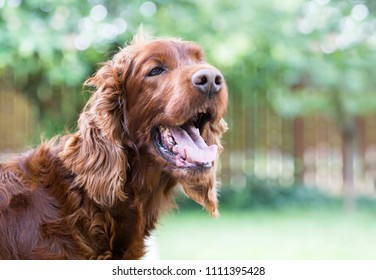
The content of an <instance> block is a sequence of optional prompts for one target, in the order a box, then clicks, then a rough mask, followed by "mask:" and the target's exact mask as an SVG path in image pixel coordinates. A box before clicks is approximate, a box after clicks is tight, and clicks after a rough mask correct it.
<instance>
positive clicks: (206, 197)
mask: <svg viewBox="0 0 376 280" xmlns="http://www.w3.org/2000/svg"><path fill="white" fill-rule="evenodd" d="M227 129H228V126H227V123H226V122H225V120H224V119H223V118H222V119H220V120H219V121H218V122H215V123H212V124H210V125H209V128H208V129H207V130H205V131H204V135H203V136H204V138H205V139H206V141H207V143H210V144H216V145H217V146H218V150H219V151H220V152H221V151H222V150H223V147H222V145H221V136H222V134H223V133H224V132H226V131H227ZM216 166H217V162H214V167H213V169H212V174H211V176H209V177H206V179H205V181H200V182H182V183H181V184H182V186H183V190H184V192H185V194H186V195H187V196H188V197H189V198H191V199H193V200H194V201H196V202H197V203H199V204H200V205H202V206H203V207H204V208H205V209H206V210H207V211H208V212H209V213H210V215H212V216H213V217H218V200H217V182H216Z"/></svg>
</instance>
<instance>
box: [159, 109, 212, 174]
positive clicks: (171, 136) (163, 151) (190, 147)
mask: <svg viewBox="0 0 376 280" xmlns="http://www.w3.org/2000/svg"><path fill="white" fill-rule="evenodd" d="M210 118H211V115H210V114H209V113H198V114H197V115H196V116H194V117H193V118H192V119H191V120H189V121H188V122H186V123H185V124H184V125H181V126H166V125H159V126H158V127H157V128H156V129H155V133H154V146H155V148H156V149H157V151H158V153H159V154H160V155H161V156H162V157H163V158H164V159H165V160H167V161H170V162H171V163H173V164H175V165H176V166H177V167H179V168H193V169H199V168H210V167H212V165H213V161H214V160H215V159H216V158H217V150H218V147H217V145H210V146H208V145H207V144H206V142H205V141H204V139H203V138H202V136H201V133H202V131H203V127H204V126H205V124H206V123H207V122H208V121H209V120H210Z"/></svg>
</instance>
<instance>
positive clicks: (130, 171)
mask: <svg viewBox="0 0 376 280" xmlns="http://www.w3.org/2000/svg"><path fill="white" fill-rule="evenodd" d="M86 85H88V86H91V87H93V94H92V96H91V98H90V100H89V101H88V103H87V104H86V106H85V108H84V110H83V112H82V113H81V115H80V118H79V121H78V131H77V132H76V133H75V134H72V135H65V136H62V137H60V138H58V139H55V140H52V141H50V142H47V143H44V144H42V145H40V146H39V147H38V148H36V149H34V150H32V151H29V152H27V153H25V154H22V155H20V156H19V157H17V158H15V159H14V160H13V161H9V162H6V163H3V164H1V165H0V259H139V258H141V257H142V256H143V255H144V252H145V245H144V239H145V237H147V236H149V235H150V233H151V231H152V230H153V229H154V227H155V224H156V221H157V219H158V217H159V216H160V214H161V213H162V212H163V211H165V210H167V209H169V208H171V206H172V205H173V198H172V190H173V187H174V186H175V185H176V184H177V183H180V184H181V185H182V186H183V189H184V191H185V193H186V194H187V195H188V196H189V197H190V198H192V199H194V200H195V201H197V202H198V203H200V204H201V205H203V206H204V207H205V208H206V209H207V210H208V211H209V212H210V213H211V215H213V216H216V215H217V198H216V180H215V170H216V160H217V150H221V145H220V137H221V135H222V133H223V132H224V131H225V130H226V128H227V126H226V123H225V122H224V120H223V119H222V117H223V115H224V113H225V110H226V107H227V88H226V84H225V81H224V79H223V76H222V74H221V73H220V72H219V71H218V70H217V69H216V68H214V67H213V66H211V65H209V64H208V63H206V62H205V60H204V57H203V51H202V49H201V48H200V47H199V46H198V45H196V44H195V43H192V42H184V41H180V40H176V39H145V38H144V36H143V35H142V34H141V35H140V34H139V35H137V36H136V37H135V38H134V40H133V42H132V43H131V44H130V45H129V46H127V47H125V48H124V49H122V50H120V52H119V53H117V54H116V55H115V56H114V57H113V59H112V60H110V61H108V62H106V63H105V64H104V65H103V66H102V67H101V68H100V69H99V70H98V72H97V73H96V74H95V75H94V76H93V77H92V78H90V79H88V80H87V82H86Z"/></svg>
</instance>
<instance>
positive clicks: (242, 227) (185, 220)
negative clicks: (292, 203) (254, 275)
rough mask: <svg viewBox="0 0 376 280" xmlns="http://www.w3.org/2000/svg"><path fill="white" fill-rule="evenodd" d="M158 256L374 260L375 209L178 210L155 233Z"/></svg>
mask: <svg viewBox="0 0 376 280" xmlns="http://www.w3.org/2000/svg"><path fill="white" fill-rule="evenodd" d="M155 236H156V240H157V246H158V253H159V256H160V258H161V259H196V260H197V259H203V260H205V259H231V260H241V259H314V260H317V259H376V213H372V212H371V211H357V212H354V213H344V212H343V211H341V210H298V209H294V210H281V211H266V210H265V211H261V210H257V211H254V212H252V211H248V212H228V211H222V212H221V216H220V217H219V219H212V218H210V217H208V215H207V214H206V213H205V212H197V211H189V210H181V211H180V213H178V212H174V213H172V214H170V215H168V216H166V217H164V218H163V219H162V221H161V223H160V224H159V226H158V230H157V231H156V232H155Z"/></svg>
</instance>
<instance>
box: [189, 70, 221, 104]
mask: <svg viewBox="0 0 376 280" xmlns="http://www.w3.org/2000/svg"><path fill="white" fill-rule="evenodd" d="M192 84H193V86H194V87H195V88H197V89H198V90H199V91H201V92H202V93H204V94H208V95H209V97H211V96H213V95H214V94H216V93H218V92H219V91H220V90H221V88H222V84H223V76H222V74H221V72H219V71H218V70H217V69H201V70H198V71H197V72H195V73H194V74H193V75H192Z"/></svg>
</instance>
